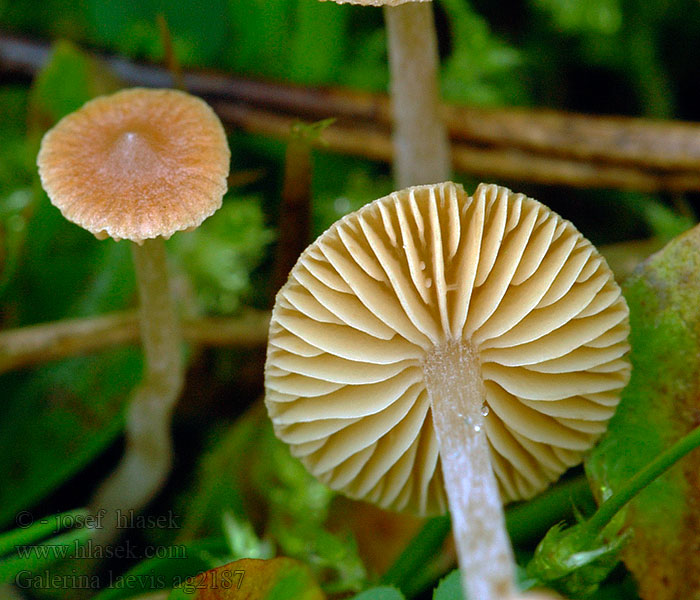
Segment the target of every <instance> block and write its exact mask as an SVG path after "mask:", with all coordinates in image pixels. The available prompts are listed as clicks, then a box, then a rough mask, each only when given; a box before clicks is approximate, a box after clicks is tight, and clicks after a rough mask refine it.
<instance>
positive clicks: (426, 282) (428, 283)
mask: <svg viewBox="0 0 700 600" xmlns="http://www.w3.org/2000/svg"><path fill="white" fill-rule="evenodd" d="M432 285H433V280H432V279H430V277H428V278H427V279H426V280H425V287H427V288H429V287H431V286H432Z"/></svg>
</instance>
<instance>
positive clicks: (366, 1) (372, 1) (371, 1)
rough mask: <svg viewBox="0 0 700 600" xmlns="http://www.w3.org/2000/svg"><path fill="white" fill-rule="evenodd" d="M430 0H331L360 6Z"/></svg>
mask: <svg viewBox="0 0 700 600" xmlns="http://www.w3.org/2000/svg"><path fill="white" fill-rule="evenodd" d="M431 1H432V0H333V2H335V3H336V4H360V5H362V6H398V5H399V4H409V3H411V2H431Z"/></svg>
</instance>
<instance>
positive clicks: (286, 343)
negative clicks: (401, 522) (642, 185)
mask: <svg viewBox="0 0 700 600" xmlns="http://www.w3.org/2000/svg"><path fill="white" fill-rule="evenodd" d="M628 330H629V325H628V309H627V304H626V303H625V300H624V298H623V297H622V295H621V293H620V288H619V287H618V285H617V284H616V283H615V281H614V279H613V275H612V273H611V271H610V269H609V268H608V266H607V264H606V263H605V260H604V259H603V258H602V257H601V256H600V254H598V252H597V251H596V249H595V248H594V247H593V245H592V244H591V243H590V242H589V241H588V240H586V239H585V238H584V237H583V236H582V235H581V234H580V233H579V232H578V231H577V230H576V228H575V227H574V226H573V225H572V224H571V223H570V222H569V221H565V220H563V219H562V218H561V217H560V216H559V215H557V214H556V213H554V212H552V211H551V210H550V209H549V208H547V207H546V206H544V205H543V204H540V203H539V202H537V201H536V200H533V199H531V198H527V197H526V196H524V195H522V194H514V193H513V192H511V191H510V190H508V189H505V188H502V187H498V186H495V185H483V184H482V185H480V186H479V187H478V189H477V190H476V192H475V194H474V196H473V197H469V196H468V195H467V194H466V192H465V191H464V190H463V188H462V187H461V186H459V185H455V184H453V183H442V184H437V185H427V186H418V187H413V188H409V189H407V190H403V191H400V192H395V193H393V194H391V195H389V196H386V197H384V198H381V199H379V200H376V201H375V202H373V203H371V204H368V205H367V206H365V207H363V208H362V209H360V210H359V211H357V212H355V213H352V214H349V215H347V216H346V217H344V218H343V219H342V220H340V221H338V222H337V223H335V224H334V225H333V226H332V227H331V228H330V229H328V231H326V232H325V233H324V234H323V235H321V236H320V237H319V238H318V239H317V240H316V242H314V243H313V244H312V245H311V246H309V248H307V249H306V250H305V251H304V253H303V254H302V255H301V257H300V258H299V261H298V262H297V264H296V265H295V267H294V268H293V269H292V271H291V273H290V276H289V280H288V281H287V283H286V284H285V285H284V286H283V287H282V289H281V290H280V291H279V293H278V295H277V299H276V303H275V307H274V310H273V312H272V321H271V325H270V338H269V346H268V354H267V363H266V367H265V387H266V397H265V401H266V405H267V409H268V412H269V414H270V417H271V419H272V422H273V425H274V428H275V431H276V433H277V435H278V437H279V438H281V439H282V440H283V441H285V442H287V443H288V444H289V445H290V446H291V452H292V454H293V455H295V456H297V457H299V458H300V459H301V461H302V462H303V463H304V465H306V467H307V468H308V469H309V471H311V473H313V474H314V475H315V476H316V477H318V478H319V479H320V480H321V481H323V482H325V483H326V484H327V485H329V486H330V487H332V488H334V489H337V490H339V491H342V492H344V493H345V494H347V495H348V496H350V497H353V498H358V499H364V500H369V501H371V502H374V503H376V504H378V505H380V506H382V507H384V508H390V509H395V510H406V511H410V512H414V513H417V514H421V515H426V514H436V513H440V512H444V510H445V509H446V499H445V491H444V487H443V481H442V471H441V465H440V456H439V448H438V441H437V438H436V433H435V431H434V427H433V423H432V415H431V408H430V400H429V397H428V391H427V390H426V385H425V381H424V373H423V369H422V361H423V359H424V357H425V356H426V355H427V353H429V352H430V351H431V350H432V349H434V348H435V347H437V346H440V345H442V344H445V343H447V342H449V343H452V342H454V341H461V342H463V343H469V344H471V345H472V347H473V348H474V349H475V350H476V352H477V353H478V355H479V358H480V361H481V370H482V378H483V382H484V388H485V394H486V405H485V408H484V409H483V412H482V414H484V413H486V412H487V410H488V415H487V416H486V417H485V418H484V427H485V431H486V436H487V439H488V443H489V446H490V452H491V457H492V466H493V470H494V473H495V475H496V479H497V481H498V484H499V488H500V492H501V496H502V498H503V500H504V501H511V500H518V499H525V498H529V497H531V496H533V495H535V494H537V493H539V492H540V491H541V490H543V489H544V488H546V487H547V486H548V485H549V483H551V482H552V481H554V480H556V479H557V478H558V477H559V475H560V474H561V473H562V472H564V471H565V470H566V469H567V468H568V467H570V466H572V465H575V464H577V463H578V462H579V461H580V460H581V457H582V454H583V453H584V452H585V451H586V450H588V449H589V448H590V447H591V446H592V445H593V444H594V442H595V441H596V439H597V438H598V437H599V436H600V435H601V433H603V431H604V430H605V429H606V426H607V421H608V420H609V419H610V417H611V416H612V415H613V413H614V411H615V407H616V405H617V404H618V402H619V393H620V391H621V390H622V388H623V387H624V386H625V385H626V383H627V381H628V378H629V372H630V366H629V363H628V362H627V360H626V359H625V354H626V353H627V351H628V344H627V335H628Z"/></svg>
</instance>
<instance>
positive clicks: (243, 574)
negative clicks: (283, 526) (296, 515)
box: [170, 557, 325, 600]
mask: <svg viewBox="0 0 700 600" xmlns="http://www.w3.org/2000/svg"><path fill="white" fill-rule="evenodd" d="M170 598H171V600H174V599H176V598H177V599H183V598H188V599H189V600H324V598H325V595H324V594H323V592H322V591H321V589H320V588H319V587H318V584H317V583H316V582H315V581H314V579H313V577H312V576H311V571H310V570H309V569H308V568H307V567H306V566H305V565H304V564H302V563H300V562H299V561H296V560H294V559H291V558H286V557H277V558H272V559H270V560H261V559H256V558H244V559H241V560H237V561H234V562H232V563H229V564H227V565H223V566H221V567H217V568H216V569H210V570H209V571H204V572H203V573H200V574H199V575H196V576H194V577H190V578H188V579H187V580H186V581H185V582H184V583H183V584H182V585H181V586H180V587H179V588H178V589H176V590H174V591H173V593H172V594H171V596H170Z"/></svg>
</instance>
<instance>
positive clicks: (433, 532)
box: [382, 515, 452, 591]
mask: <svg viewBox="0 0 700 600" xmlns="http://www.w3.org/2000/svg"><path fill="white" fill-rule="evenodd" d="M451 527H452V525H451V523H450V517H449V515H445V516H442V517H435V518H434V519H430V520H429V521H427V522H426V523H425V525H423V527H422V528H421V530H420V531H419V532H418V533H417V534H416V535H415V536H414V537H413V539H412V540H411V541H410V542H409V544H408V545H407V546H406V548H405V549H404V551H403V552H402V553H401V555H400V556H399V557H398V558H397V559H396V562H395V563H394V564H393V565H392V566H391V567H390V568H389V570H388V571H387V572H386V573H384V575H383V576H382V583H384V584H387V585H393V586H396V587H397V588H399V589H400V590H401V591H405V588H406V585H407V584H408V582H410V581H411V580H413V579H414V578H415V577H416V574H417V573H418V572H419V571H421V570H422V569H423V568H424V567H425V565H426V563H428V562H429V561H430V559H431V558H433V557H434V556H435V554H436V553H437V552H438V551H439V549H440V547H441V546H442V545H443V543H444V542H445V538H446V537H447V535H448V534H449V533H450V528H451Z"/></svg>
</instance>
